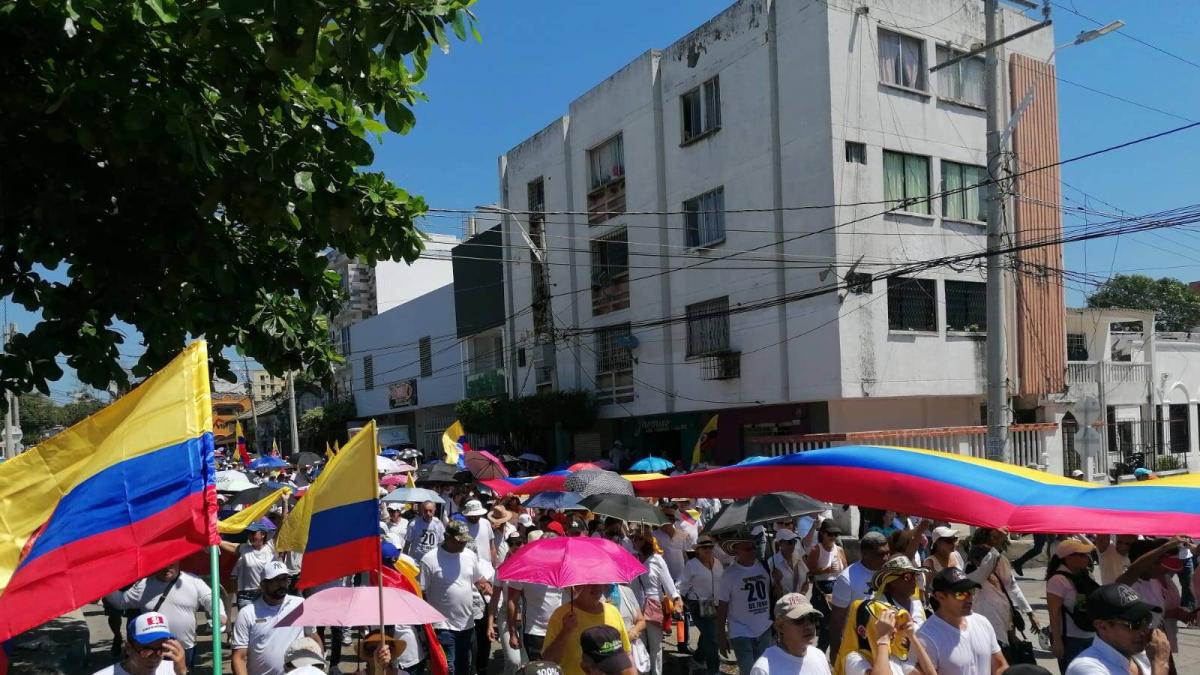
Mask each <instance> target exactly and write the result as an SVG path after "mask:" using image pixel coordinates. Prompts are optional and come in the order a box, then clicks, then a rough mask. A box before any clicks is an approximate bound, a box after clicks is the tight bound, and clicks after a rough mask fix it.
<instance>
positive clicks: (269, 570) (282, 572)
mask: <svg viewBox="0 0 1200 675" xmlns="http://www.w3.org/2000/svg"><path fill="white" fill-rule="evenodd" d="M281 576H284V577H286V576H288V568H287V565H284V564H283V563H281V562H279V561H278V560H272V561H271V562H269V563H267V564H266V565H263V572H262V578H263V581H270V580H272V579H276V578H278V577H281Z"/></svg>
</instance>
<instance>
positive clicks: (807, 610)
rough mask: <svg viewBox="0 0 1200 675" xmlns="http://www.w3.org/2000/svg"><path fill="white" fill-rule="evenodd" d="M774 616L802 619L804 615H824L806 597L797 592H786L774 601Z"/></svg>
mask: <svg viewBox="0 0 1200 675" xmlns="http://www.w3.org/2000/svg"><path fill="white" fill-rule="evenodd" d="M775 616H786V617H787V618H789V619H803V618H804V617H806V616H815V617H817V618H820V617H822V616H825V615H824V614H822V613H821V612H820V610H818V609H817V608H816V607H813V606H812V603H811V602H809V600H808V598H806V597H804V596H803V595H801V594H799V593H787V594H785V595H784V596H783V597H781V598H779V599H778V600H776V601H775Z"/></svg>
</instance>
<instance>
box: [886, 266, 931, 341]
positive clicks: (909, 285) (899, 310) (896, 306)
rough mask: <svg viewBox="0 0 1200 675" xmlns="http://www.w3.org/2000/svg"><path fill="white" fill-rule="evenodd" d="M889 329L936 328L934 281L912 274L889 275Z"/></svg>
mask: <svg viewBox="0 0 1200 675" xmlns="http://www.w3.org/2000/svg"><path fill="white" fill-rule="evenodd" d="M888 328H889V329H891V330H920V331H936V330H937V282H935V281H934V280H932V279H913V278H911V277H889V278H888Z"/></svg>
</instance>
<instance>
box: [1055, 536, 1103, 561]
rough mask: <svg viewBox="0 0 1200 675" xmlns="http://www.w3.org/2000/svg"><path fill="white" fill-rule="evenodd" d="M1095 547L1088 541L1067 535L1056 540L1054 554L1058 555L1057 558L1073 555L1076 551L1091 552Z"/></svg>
mask: <svg viewBox="0 0 1200 675" xmlns="http://www.w3.org/2000/svg"><path fill="white" fill-rule="evenodd" d="M1095 549H1096V547H1095V546H1093V545H1092V543H1091V542H1090V541H1083V540H1082V539H1075V538H1074V537H1069V538H1067V539H1063V540H1062V541H1060V542H1058V545H1057V546H1055V547H1054V555H1056V556H1058V557H1059V558H1066V557H1067V556H1069V555H1075V554H1076V553H1084V554H1087V553H1091V552H1092V551H1094V550H1095Z"/></svg>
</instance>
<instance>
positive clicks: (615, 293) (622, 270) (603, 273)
mask: <svg viewBox="0 0 1200 675" xmlns="http://www.w3.org/2000/svg"><path fill="white" fill-rule="evenodd" d="M591 253H592V315H593V316H600V315H601V314H608V313H609V312H615V311H617V310H619V309H626V308H627V307H629V236H628V234H627V232H626V231H625V230H624V229H622V230H618V231H616V232H614V233H612V234H610V235H608V236H606V237H602V238H600V239H594V240H592V242H591Z"/></svg>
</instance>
